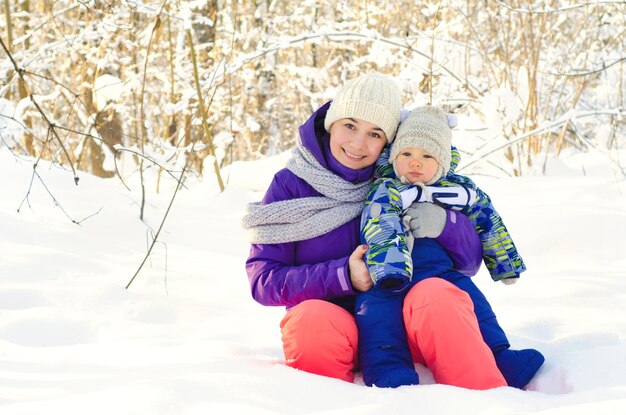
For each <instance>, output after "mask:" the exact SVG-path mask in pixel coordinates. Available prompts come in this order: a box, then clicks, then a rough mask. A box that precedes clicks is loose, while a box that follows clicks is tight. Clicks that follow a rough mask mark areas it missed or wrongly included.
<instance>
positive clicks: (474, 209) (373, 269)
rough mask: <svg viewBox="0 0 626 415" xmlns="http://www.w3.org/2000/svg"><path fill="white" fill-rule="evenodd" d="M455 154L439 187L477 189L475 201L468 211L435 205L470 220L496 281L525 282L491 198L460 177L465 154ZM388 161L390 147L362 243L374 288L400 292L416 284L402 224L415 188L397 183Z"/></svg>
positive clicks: (368, 205)
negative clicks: (407, 199)
mask: <svg viewBox="0 0 626 415" xmlns="http://www.w3.org/2000/svg"><path fill="white" fill-rule="evenodd" d="M451 151H452V162H451V165H450V172H449V173H448V174H447V175H446V177H444V178H443V179H440V180H439V181H437V182H436V183H435V184H434V185H433V186H437V187H443V188H445V187H458V186H461V187H463V188H466V189H467V188H469V189H473V190H474V191H475V192H476V198H475V201H474V202H473V203H472V204H467V205H465V206H459V205H452V206H451V205H448V204H446V203H445V201H444V200H433V202H434V203H436V204H438V205H440V206H442V207H444V208H452V209H456V210H460V212H461V213H463V214H465V215H466V216H467V217H468V218H469V219H470V221H471V222H472V224H473V225H474V228H475V229H476V231H477V233H478V236H479V237H480V240H481V243H482V247H483V261H484V263H485V265H486V267H487V270H488V271H489V273H490V274H491V278H492V279H493V280H494V281H499V280H501V279H504V278H510V277H519V275H520V274H521V273H522V272H523V271H525V270H526V266H525V265H524V261H523V260H522V258H521V256H520V255H519V252H518V251H517V248H516V247H515V244H514V242H513V239H512V238H511V236H510V234H509V232H508V230H507V228H506V226H505V225H504V222H503V221H502V217H501V216H500V215H499V214H498V212H497V211H496V210H495V208H494V207H493V204H492V203H491V199H490V198H489V196H488V195H487V194H486V193H485V192H483V191H482V190H480V189H479V188H478V187H477V186H476V185H475V184H474V182H473V181H472V180H471V179H469V178H468V177H465V176H461V175H458V174H455V173H454V170H455V169H456V167H457V166H458V164H459V161H460V154H459V152H458V150H457V149H456V148H455V147H452V150H451ZM388 158H389V148H385V150H384V151H383V153H382V154H381V156H380V157H379V159H378V161H377V162H376V175H377V176H378V177H381V178H380V179H378V180H376V181H375V182H374V183H373V185H372V188H371V190H370V192H369V194H368V197H367V200H366V202H365V208H364V210H363V213H362V215H361V238H362V239H363V241H364V243H367V244H368V245H369V249H368V251H367V252H366V254H365V262H366V265H367V267H368V270H369V272H370V275H371V276H372V280H373V281H374V283H375V284H376V285H377V286H378V287H381V288H383V289H388V290H392V291H399V290H402V289H403V288H404V287H406V286H407V285H408V284H409V283H410V281H411V274H412V269H413V264H412V261H411V252H409V250H408V247H407V244H406V236H405V230H404V228H403V225H402V218H401V213H402V210H403V205H402V192H406V191H407V190H409V189H411V188H414V187H415V186H412V185H408V184H403V183H401V182H400V181H399V180H398V179H397V178H396V176H395V173H394V171H393V166H392V165H391V163H389V159H388ZM405 203H406V202H405Z"/></svg>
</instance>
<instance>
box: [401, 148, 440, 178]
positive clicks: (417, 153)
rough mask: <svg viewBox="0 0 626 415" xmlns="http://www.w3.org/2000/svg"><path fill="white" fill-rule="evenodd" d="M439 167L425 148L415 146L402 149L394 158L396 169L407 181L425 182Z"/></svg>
mask: <svg viewBox="0 0 626 415" xmlns="http://www.w3.org/2000/svg"><path fill="white" fill-rule="evenodd" d="M438 168H439V162H437V160H436V159H435V158H434V157H433V156H432V155H431V154H430V153H428V152H427V151H426V150H424V149H421V148H416V147H408V148H405V149H402V151H400V154H398V157H397V158H396V170H397V171H398V174H399V175H400V176H404V177H405V178H406V180H407V181H408V182H409V183H427V182H428V181H430V180H431V179H432V178H433V177H435V174H437V169H438Z"/></svg>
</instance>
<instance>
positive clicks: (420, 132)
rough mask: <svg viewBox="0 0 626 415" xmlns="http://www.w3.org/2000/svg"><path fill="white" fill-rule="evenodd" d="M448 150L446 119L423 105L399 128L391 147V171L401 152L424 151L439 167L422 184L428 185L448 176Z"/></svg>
mask: <svg viewBox="0 0 626 415" xmlns="http://www.w3.org/2000/svg"><path fill="white" fill-rule="evenodd" d="M451 146H452V130H451V129H450V126H449V125H448V116H447V115H446V113H445V112H444V111H443V110H442V109H441V108H439V107H433V106H431V105H426V106H423V107H418V108H415V109H414V110H413V111H411V113H410V114H409V116H408V117H407V118H406V120H404V121H403V122H402V123H401V124H400V127H399V128H398V134H397V135H396V140H395V141H394V142H393V144H392V145H391V150H390V152H389V161H390V162H391V163H392V164H393V166H394V170H395V162H396V158H397V157H398V154H400V152H401V151H402V150H403V149H405V148H409V147H416V148H422V149H424V150H426V151H427V152H428V153H430V154H431V155H432V156H433V157H434V158H435V159H436V160H437V162H438V163H439V168H438V169H437V174H435V177H433V178H432V179H431V180H430V181H429V182H428V183H426V184H432V183H434V182H436V181H437V180H439V179H440V178H442V177H444V176H445V175H446V174H448V171H449V170H450V162H451V161H452V154H451ZM396 174H397V172H396Z"/></svg>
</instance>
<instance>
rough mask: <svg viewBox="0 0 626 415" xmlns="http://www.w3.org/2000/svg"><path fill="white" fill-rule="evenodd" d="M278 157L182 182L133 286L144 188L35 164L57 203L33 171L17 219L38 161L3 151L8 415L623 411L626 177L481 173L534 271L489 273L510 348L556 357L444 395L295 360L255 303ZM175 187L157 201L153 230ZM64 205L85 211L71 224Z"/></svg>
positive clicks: (585, 158) (600, 170)
mask: <svg viewBox="0 0 626 415" xmlns="http://www.w3.org/2000/svg"><path fill="white" fill-rule="evenodd" d="M284 158H285V156H284V155H282V156H279V157H275V158H273V159H266V160H263V161H259V162H246V163H243V162H241V163H236V164H235V165H234V166H233V167H232V169H228V170H225V171H224V175H225V179H228V180H229V183H228V187H227V190H226V191H225V192H224V193H221V194H220V193H219V192H218V191H217V189H216V185H215V183H214V180H213V179H212V178H210V177H207V178H206V179H205V180H204V181H200V182H195V183H190V184H188V188H187V189H184V190H182V191H181V193H180V194H179V196H178V197H177V199H176V201H175V202H174V205H173V209H172V211H171V214H170V217H169V219H168V220H167V222H166V225H165V227H164V229H163V233H162V235H161V238H160V239H161V241H162V242H163V243H159V244H158V245H157V246H156V247H155V250H154V253H153V255H152V257H151V260H150V261H149V262H148V263H147V264H146V266H145V267H144V269H143V270H142V272H141V273H140V274H139V276H138V277H137V279H136V280H135V281H134V282H133V284H132V285H131V286H130V288H129V289H128V290H126V289H124V287H125V285H126V284H127V283H128V281H129V280H130V278H131V277H132V275H133V274H134V272H135V270H136V269H137V267H138V266H139V264H140V262H141V260H142V259H143V256H144V254H145V252H146V249H147V241H148V239H149V236H148V231H147V227H146V225H145V224H143V223H142V222H141V221H139V219H138V212H139V207H138V203H139V201H138V195H139V191H137V190H134V191H132V192H129V191H128V190H126V189H125V188H124V187H123V186H122V185H121V184H120V183H119V181H118V180H101V179H97V178H94V177H91V176H89V175H87V174H85V173H83V174H80V177H81V180H80V184H79V185H78V186H75V185H74V184H73V180H72V176H71V174H69V173H68V172H66V171H63V170H60V169H58V168H57V167H51V166H50V165H49V164H46V163H44V162H41V163H40V165H39V167H38V172H39V174H40V175H41V177H42V179H43V181H44V183H45V184H46V186H47V188H48V189H49V191H50V192H51V193H52V194H53V195H54V197H55V198H56V200H57V201H58V204H59V206H55V203H54V201H53V200H52V199H51V197H50V195H49V194H48V193H47V191H46V189H44V187H43V186H42V185H41V183H40V182H39V181H38V179H35V182H34V183H33V186H32V189H31V192H30V194H29V197H28V201H27V202H24V204H23V205H22V207H21V210H20V212H19V213H18V212H17V209H18V207H19V206H20V203H21V202H22V200H23V199H24V198H25V196H26V195H27V192H28V189H29V183H30V180H31V175H32V171H33V169H32V165H33V161H32V160H18V159H16V158H15V157H14V156H13V155H11V154H10V153H9V152H8V151H6V150H5V149H1V150H0V189H1V190H2V197H1V198H0V229H2V231H1V232H0V413H1V414H3V415H9V414H42V413H49V414H57V413H58V414H85V413H88V414H90V415H94V414H106V415H111V414H151V415H153V414H231V413H232V414H255V415H263V414H305V413H306V414H381V413H385V414H447V413H450V414H455V413H462V414H465V415H469V414H494V415H495V414H498V415H501V414H526V413H540V414H550V415H556V414H589V413H595V414H617V413H623V412H622V411H623V408H624V407H626V255H625V254H624V246H626V180H625V179H624V178H623V177H620V176H618V175H616V174H614V173H613V171H612V170H611V169H610V167H609V165H608V163H607V161H606V159H605V158H603V157H601V156H599V155H595V156H594V155H593V154H587V155H572V156H569V157H564V158H563V159H562V160H560V161H550V162H549V163H548V167H549V168H548V169H547V175H546V176H526V177H522V178H500V179H496V178H489V177H481V176H474V177H473V178H474V179H475V181H476V182H477V183H478V184H479V185H480V186H482V187H483V188H484V189H485V190H486V191H487V192H488V193H490V195H491V196H492V198H493V200H494V202H495V204H496V207H497V208H498V210H499V211H500V212H501V213H502V214H503V216H504V217H505V220H506V223H507V225H508V227H509V229H510V231H511V233H512V235H513V237H514V238H515V240H516V243H517V246H518V248H519V249H520V251H521V252H522V254H523V256H524V259H525V261H526V264H527V266H528V269H529V270H528V271H527V272H526V273H525V274H524V275H523V276H522V279H521V281H520V282H519V283H518V284H516V285H514V286H504V285H502V284H495V283H493V282H491V279H490V278H489V276H488V274H487V272H486V271H485V269H484V268H483V269H482V270H481V272H480V274H479V275H477V276H476V277H475V281H476V282H477V283H478V284H479V286H480V287H481V288H482V289H483V290H484V291H485V293H486V295H487V297H488V298H489V299H490V300H491V302H492V305H493V307H494V309H495V310H496V312H497V313H498V316H499V319H500V322H501V323H502V325H503V326H504V328H505V329H506V331H507V333H508V334H509V335H510V339H511V340H512V343H513V345H514V347H516V348H523V347H534V348H537V349H539V350H541V351H542V352H543V353H544V354H545V356H546V364H545V366H544V367H543V368H542V369H541V371H540V372H539V373H538V375H537V376H536V378H535V379H534V380H533V382H532V383H531V385H530V386H529V390H528V391H520V390H516V389H511V388H500V389H496V390H489V391H470V390H464V389H460V388H455V387H450V386H444V385H433V384H432V381H431V380H430V379H431V377H430V376H429V373H428V371H427V370H426V369H423V368H419V369H420V373H421V375H422V376H421V378H422V381H423V383H425V384H424V385H420V386H412V387H402V388H399V389H395V390H391V389H377V388H367V387H365V386H363V385H362V383H359V382H358V381H357V383H355V384H348V383H344V382H341V381H337V380H333V379H329V378H323V377H319V376H315V375H311V374H307V373H303V372H299V371H296V370H293V369H291V368H287V367H286V366H284V365H283V363H282V360H281V359H282V350H281V344H280V333H279V329H278V324H279V321H280V319H281V317H282V315H283V313H284V311H283V310H282V309H280V308H269V307H262V306H260V305H258V304H256V303H255V302H254V301H253V300H252V299H251V297H250V294H249V287H248V282H247V277H246V274H245V271H244V261H245V258H246V256H247V252H248V244H247V242H246V239H245V234H244V233H243V231H242V230H241V229H240V228H239V219H240V217H241V215H242V213H243V211H244V207H245V204H246V203H247V202H250V201H255V200H258V199H259V198H260V197H261V195H262V193H263V191H264V189H265V188H266V186H267V184H268V183H269V180H270V178H271V176H272V174H273V172H274V171H276V170H277V169H278V168H279V167H280V165H281V163H283V162H284ZM583 172H584V174H583ZM167 181H168V180H166V179H165V178H164V179H162V182H161V189H162V193H161V194H160V195H158V196H156V195H154V192H153V191H151V192H150V195H149V198H148V204H147V207H146V209H147V210H146V218H147V219H146V221H147V223H148V224H149V225H150V226H152V228H153V229H156V228H157V227H158V225H159V223H160V220H161V218H162V216H163V214H164V212H165V209H166V207H167V203H168V202H169V198H170V196H171V183H170V185H169V186H170V187H169V188H168V187H167V185H164V184H163V183H164V182H167ZM129 182H130V183H131V185H132V184H133V183H132V180H130V181H129ZM170 182H171V180H170ZM152 188H153V187H152ZM29 206H30V207H29ZM61 208H62V209H63V210H64V211H65V212H66V213H67V215H69V216H70V217H71V218H72V219H74V220H76V221H80V220H82V219H84V218H87V219H85V220H84V221H83V222H82V223H81V224H80V225H75V224H72V223H71V222H70V220H69V219H68V218H67V217H66V215H65V214H64V213H63V211H62V210H61ZM91 215H93V216H91ZM90 216H91V217H90Z"/></svg>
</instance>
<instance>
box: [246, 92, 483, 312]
mask: <svg viewBox="0 0 626 415" xmlns="http://www.w3.org/2000/svg"><path fill="white" fill-rule="evenodd" d="M329 105H330V103H326V104H324V105H323V106H322V107H321V108H319V109H318V110H317V111H316V112H315V113H313V115H312V116H311V117H310V118H309V119H308V120H307V121H306V122H305V123H304V124H303V125H302V126H300V129H299V133H300V139H301V143H302V145H303V146H304V147H306V148H307V149H309V150H310V151H311V152H312V153H313V155H314V156H315V158H316V159H317V161H318V162H320V164H321V165H322V166H324V167H325V168H327V169H328V170H330V171H332V172H333V173H335V174H337V175H338V176H340V177H342V178H343V179H345V180H348V181H350V182H353V183H358V182H363V181H365V180H368V179H369V178H371V177H372V175H373V173H374V166H370V167H368V168H365V169H360V170H353V169H350V168H348V167H345V166H343V165H342V164H341V163H339V162H338V161H337V160H336V159H335V158H334V157H333V155H332V154H331V152H330V147H329V140H330V137H329V135H328V133H327V132H326V130H325V129H324V118H325V116H326V112H327V110H328V107H329ZM312 196H320V193H318V192H317V191H316V190H315V189H313V187H311V186H310V185H309V184H308V183H306V182H305V181H304V180H303V179H301V178H299V177H297V176H296V175H295V174H293V173H292V172H291V171H289V170H287V169H286V168H285V169H282V170H280V171H279V172H278V173H276V175H275V176H274V179H273V181H272V183H271V184H270V186H269V188H268V189H267V192H266V193H265V196H264V197H263V200H262V201H261V203H263V204H267V203H272V202H276V201H279V200H287V199H294V198H301V197H312ZM364 202H365V201H364ZM360 220H361V218H360V216H357V217H355V218H354V219H352V220H351V221H349V222H348V223H346V224H344V225H342V226H340V227H338V228H336V229H334V230H332V231H330V232H328V233H326V234H324V235H321V236H318V237H315V238H311V239H307V240H304V241H297V242H288V243H281V244H252V246H251V248H250V255H249V257H248V259H247V261H246V271H247V272H248V278H249V280H250V288H251V291H252V297H253V298H254V299H255V300H256V301H257V302H259V303H261V304H263V305H272V306H286V307H292V306H295V305H297V304H299V303H300V302H302V301H304V300H310V299H321V300H327V301H330V302H333V303H335V304H338V305H340V306H342V307H344V308H345V309H347V310H348V311H349V312H350V313H352V312H353V311H354V295H355V291H354V289H353V288H352V285H351V283H350V273H349V270H348V258H349V257H350V255H351V254H352V252H353V251H354V250H355V249H356V247H357V246H358V245H359V244H360V240H359V234H360V232H359V230H360V229H359V226H360ZM436 240H437V242H439V243H440V244H441V245H442V247H443V248H444V249H445V250H446V251H447V252H448V254H449V255H450V257H451V258H452V260H453V262H454V264H455V268H456V269H457V270H459V271H461V272H463V273H464V274H466V275H474V274H476V272H477V271H478V269H479V267H480V262H481V258H482V256H481V253H482V248H481V245H480V239H479V238H478V235H477V234H476V231H475V230H474V228H473V227H472V225H471V223H470V221H469V219H467V217H465V216H463V215H458V214H457V215H452V216H451V212H448V214H447V220H446V225H445V227H444V230H443V232H442V234H441V236H439V237H438V238H436Z"/></svg>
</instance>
